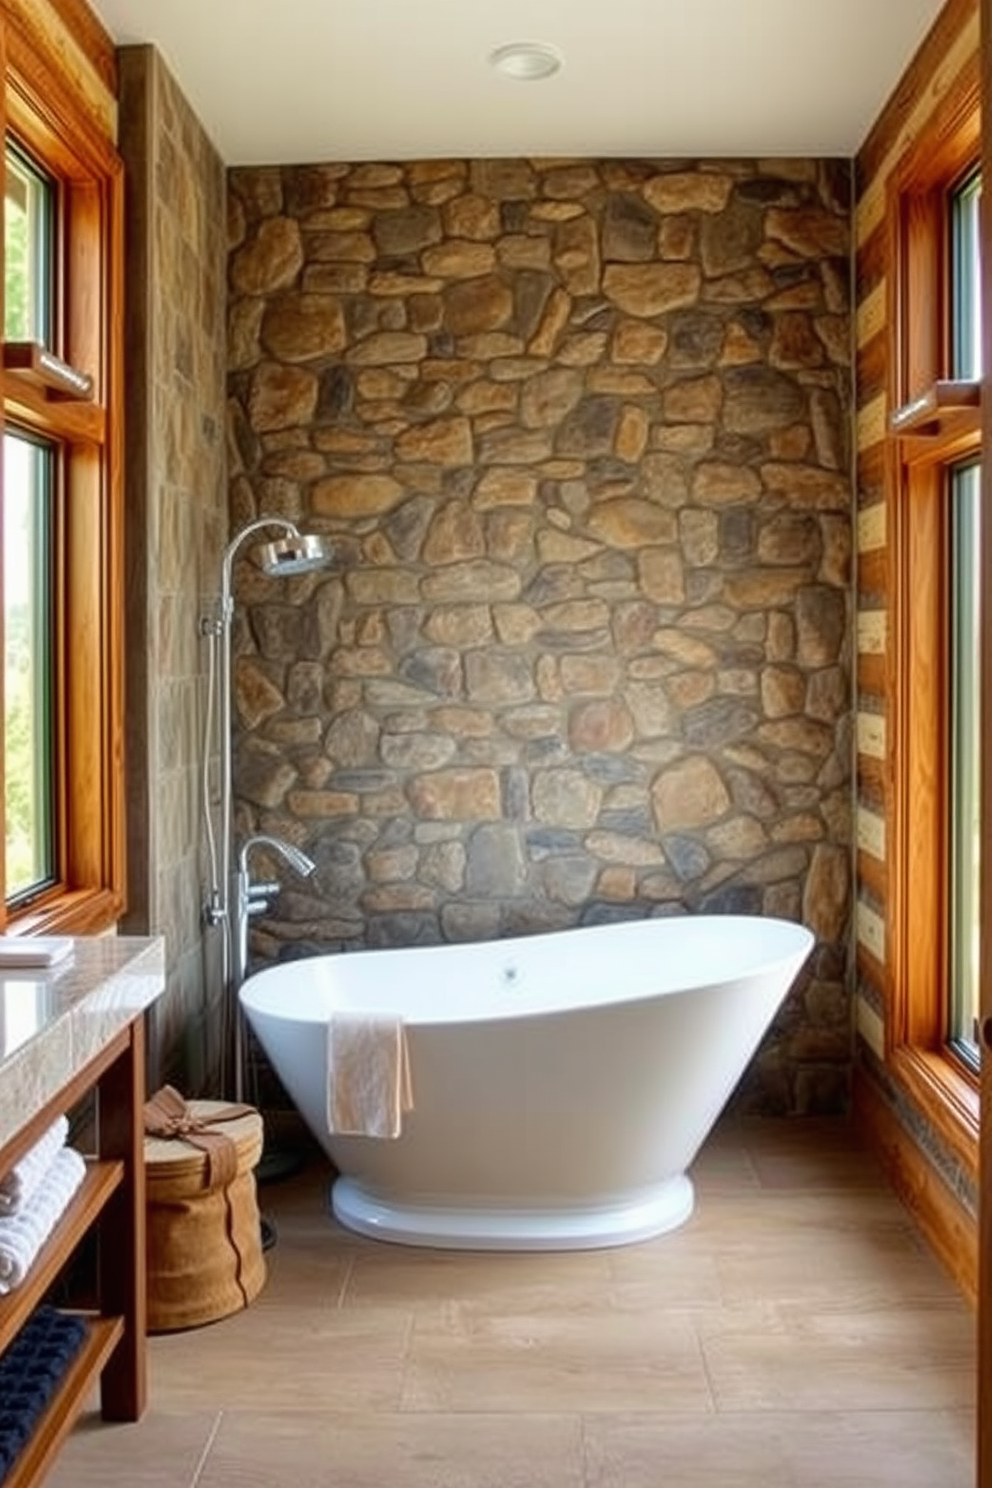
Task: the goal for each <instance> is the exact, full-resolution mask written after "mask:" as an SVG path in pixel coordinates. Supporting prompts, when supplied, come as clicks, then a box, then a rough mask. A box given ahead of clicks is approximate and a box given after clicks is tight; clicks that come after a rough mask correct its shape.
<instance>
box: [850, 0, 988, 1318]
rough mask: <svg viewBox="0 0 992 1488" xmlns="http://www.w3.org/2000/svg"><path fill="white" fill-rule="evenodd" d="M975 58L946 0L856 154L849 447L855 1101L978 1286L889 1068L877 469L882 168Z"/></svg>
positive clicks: (886, 649) (956, 1221) (887, 641)
mask: <svg viewBox="0 0 992 1488" xmlns="http://www.w3.org/2000/svg"><path fill="white" fill-rule="evenodd" d="M978 65H979V16H978V0H948V3H947V4H946V5H945V7H944V9H943V11H942V12H941V13H940V15H939V17H938V19H937V21H936V22H935V24H934V27H933V29H932V30H931V32H930V34H929V35H928V37H927V39H926V40H925V42H924V43H923V45H922V47H921V48H920V50H919V51H918V53H917V54H916V56H915V57H914V59H913V61H912V63H911V64H910V66H909V67H908V69H907V71H906V73H905V74H904V76H903V77H902V79H901V80H900V82H899V84H898V85H897V87H896V89H895V91H894V92H893V94H892V95H891V97H890V99H889V101H888V103H887V105H886V107H885V108H884V110H883V111H882V113H881V115H880V116H879V118H878V120H877V122H876V124H875V126H874V127H873V129H872V131H871V133H870V135H869V136H868V138H867V139H866V141H865V143H864V145H863V146H862V148H861V150H860V151H859V153H858V157H857V162H856V177H855V179H856V191H857V202H856V208H855V251H856V260H855V308H856V313H855V339H856V369H857V370H856V378H857V397H856V410H857V413H856V449H857V529H856V530H857V538H856V543H857V596H856V605H857V622H856V636H857V717H856V750H857V801H856V811H855V846H856V854H857V905H856V914H855V939H856V977H857V998H856V1017H857V1031H858V1040H859V1055H860V1059H859V1065H858V1070H857V1075H856V1081H855V1090H856V1109H857V1112H858V1115H859V1117H860V1119H861V1121H862V1122H863V1123H864V1125H865V1126H866V1127H867V1128H868V1130H869V1131H870V1132H871V1133H872V1134H873V1136H874V1139H875V1142H876V1144H877V1146H878V1149H879V1152H880V1154H881V1156H882V1158H883V1160H884V1161H886V1163H887V1166H888V1167H889V1171H890V1173H891V1176H892V1178H893V1180H894V1181H895V1183H896V1185H897V1187H899V1189H900V1190H901V1192H902V1193H903V1196H904V1197H905V1198H906V1200H907V1202H908V1203H909V1204H910V1206H911V1207H912V1208H913V1210H914V1212H915V1213H916V1216H917V1219H918V1221H919V1223H920V1225H921V1227H922V1228H923V1230H924V1232H925V1233H926V1234H927V1235H928V1237H929V1239H930V1241H931V1243H932V1244H933V1246H934V1248H935V1249H936V1251H937V1253H938V1254H939V1255H941V1256H942V1258H943V1260H944V1261H945V1263H946V1264H947V1265H948V1267H949V1268H950V1269H951V1271H952V1272H953V1273H954V1275H955V1277H956V1279H957V1280H958V1282H959V1284H960V1285H961V1287H962V1289H963V1290H964V1291H965V1292H966V1294H968V1295H970V1296H973V1295H974V1292H975V1286H976V1277H975V1269H976V1264H977V1242H976V1238H975V1220H974V1216H973V1215H972V1214H971V1213H970V1212H969V1211H968V1209H967V1207H966V1206H965V1205H964V1204H963V1203H962V1202H961V1201H960V1198H959V1197H958V1195H957V1194H956V1193H955V1192H954V1187H953V1183H952V1181H951V1178H950V1175H951V1174H952V1172H953V1169H954V1159H953V1156H952V1154H950V1153H949V1152H946V1153H945V1152H944V1151H942V1149H941V1146H940V1142H939V1140H935V1139H934V1138H933V1135H932V1133H930V1132H929V1131H928V1130H927V1124H926V1122H925V1121H924V1120H923V1119H922V1118H921V1114H920V1113H919V1112H916V1111H914V1110H913V1107H912V1102H911V1101H910V1100H909V1098H908V1096H907V1095H906V1093H905V1092H903V1091H901V1090H900V1089H899V1087H898V1084H897V1082H894V1081H891V1080H889V1079H888V1078H887V1077H886V1073H885V1070H884V1065H885V1055H886V1006H887V1002H888V995H889V978H890V974H891V972H890V966H889V959H888V941H889V934H888V927H889V923H890V911H891V905H892V899H893V896H894V894H895V892H896V886H895V885H894V884H893V883H892V881H891V879H890V869H889V861H890V855H889V846H890V841H891V823H892V820H893V773H892V756H891V740H890V737H889V727H890V720H891V717H892V714H893V707H892V701H893V700H892V696H891V688H892V680H891V679H892V678H893V676H894V674H895V667H894V664H893V655H892V647H893V636H892V628H891V626H890V624H889V613H888V607H889V598H890V596H889V584H890V577H889V575H890V564H889V552H888V537H889V533H890V532H891V518H890V514H889V507H888V503H889V502H890V501H891V499H892V485H891V482H887V480H886V469H887V462H888V461H889V460H890V459H891V451H890V449H889V446H888V444H887V441H886V426H887V420H888V416H889V412H890V401H891V387H892V385H893V378H892V377H891V375H890V373H891V369H890V365H889V361H890V347H891V336H892V328H891V325H890V315H891V298H890V291H891V282H892V276H893V272H894V269H893V266H892V265H891V264H890V262H889V258H890V255H891V251H892V245H891V241H890V229H889V222H888V217H887V195H888V189H889V185H890V181H891V179H892V177H893V173H894V172H895V170H896V168H897V166H898V164H899V162H900V160H901V159H902V158H903V157H904V155H905V154H906V152H907V150H909V149H910V148H911V147H912V146H913V144H914V143H915V142H916V141H917V140H918V139H919V138H920V136H921V134H922V133H923V132H924V131H925V130H926V128H927V126H928V124H929V123H930V122H931V121H932V119H933V118H934V116H935V112H936V110H937V109H938V107H941V106H942V105H944V104H945V102H946V100H947V99H948V98H950V97H952V96H954V95H956V94H958V93H960V92H961V90H963V89H965V88H968V87H973V86H974V83H975V78H976V76H977V70H978Z"/></svg>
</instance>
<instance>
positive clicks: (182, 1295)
mask: <svg viewBox="0 0 992 1488" xmlns="http://www.w3.org/2000/svg"><path fill="white" fill-rule="evenodd" d="M226 1104H227V1102H225V1101H190V1102H189V1107H188V1108H189V1111H190V1114H191V1115H193V1116H195V1117H196V1118H197V1119H198V1120H201V1121H209V1120H210V1117H211V1115H212V1113H213V1112H215V1111H222V1110H223V1109H224V1107H225V1105H226ZM213 1130H214V1131H217V1132H223V1133H224V1134H225V1135H226V1136H228V1137H230V1138H231V1140H232V1141H233V1142H234V1143H235V1145H236V1147H237V1154H238V1165H237V1172H236V1175H235V1177H234V1178H233V1179H232V1180H231V1182H230V1183H228V1184H226V1185H218V1186H216V1187H214V1188H209V1187H208V1186H207V1154H206V1153H205V1152H202V1151H200V1150H199V1149H198V1148H196V1147H193V1146H191V1145H190V1143H189V1142H186V1141H184V1140H183V1139H182V1138H170V1139H165V1138H161V1137H148V1136H146V1137H145V1179H146V1185H147V1273H148V1331H149V1332H150V1333H168V1332H172V1331H174V1330H176V1329H178V1328H196V1327H199V1326H200V1324H202V1323H212V1322H216V1321H217V1319H218V1318H223V1317H228V1316H229V1315H230V1314H231V1313H232V1312H238V1311H240V1310H241V1308H243V1307H247V1306H248V1304H249V1303H250V1302H252V1301H254V1299H255V1298H256V1297H257V1296H258V1294H259V1292H260V1291H261V1290H262V1287H263V1285H264V1283H265V1260H264V1258H263V1256H262V1236H261V1223H260V1220H259V1213H258V1199H257V1197H256V1193H255V1173H254V1168H255V1164H256V1163H257V1162H258V1160H259V1158H260V1157H261V1155H262V1136H263V1131H262V1118H261V1116H260V1115H259V1114H258V1112H257V1111H252V1112H250V1113H249V1114H248V1115H246V1116H239V1117H238V1118H237V1119H236V1120H233V1121H225V1122H223V1123H219V1124H218V1125H217V1126H215V1127H213Z"/></svg>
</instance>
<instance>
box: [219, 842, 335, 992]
mask: <svg viewBox="0 0 992 1488" xmlns="http://www.w3.org/2000/svg"><path fill="white" fill-rule="evenodd" d="M255 848H262V849H264V850H265V851H266V852H269V853H275V854H276V855H277V856H278V857H280V858H282V859H283V861H284V862H286V863H288V864H289V866H290V868H292V869H293V871H294V873H298V874H299V875H300V877H301V878H309V877H310V875H311V874H312V873H316V871H317V865H316V863H315V862H314V861H313V859H312V858H310V857H308V856H307V854H306V853H305V852H304V851H303V850H302V848H299V847H296V846H295V844H294V843H292V842H284V841H283V839H282V838H281V837H273V836H271V835H270V834H269V833H268V832H256V833H255V834H254V836H252V837H248V838H246V840H245V841H244V843H243V844H242V846H241V851H240V852H239V853H238V860H237V861H238V866H237V870H236V871H235V872H234V873H232V875H231V892H230V903H231V906H232V910H233V915H234V921H233V924H232V926H231V929H232V936H231V940H232V951H233V954H232V962H233V964H232V968H231V972H232V983H233V986H234V988H235V991H237V989H238V988H239V987H240V986H241V983H242V982H243V981H244V979H245V975H246V973H247V971H248V921H249V919H251V918H252V917H253V916H254V915H259V914H262V913H263V912H264V911H265V909H266V908H267V902H268V900H269V899H271V898H272V897H273V895H274V894H278V892H279V888H280V885H279V883H278V882H276V880H274V879H264V880H260V881H258V882H257V883H252V881H251V875H250V873H249V868H248V859H249V857H250V855H251V853H252V852H253V851H254V849H255Z"/></svg>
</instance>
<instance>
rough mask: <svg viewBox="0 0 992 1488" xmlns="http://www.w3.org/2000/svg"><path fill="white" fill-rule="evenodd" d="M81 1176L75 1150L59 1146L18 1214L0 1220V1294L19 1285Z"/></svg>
mask: <svg viewBox="0 0 992 1488" xmlns="http://www.w3.org/2000/svg"><path fill="white" fill-rule="evenodd" d="M85 1176H86V1164H85V1162H84V1161H83V1159H82V1158H81V1157H80V1155H79V1153H78V1152H77V1151H76V1150H75V1149H74V1148H73V1147H63V1148H61V1150H60V1151H58V1152H57V1153H56V1154H55V1157H54V1158H53V1160H52V1162H51V1163H50V1165H49V1167H48V1171H47V1172H46V1173H45V1176H44V1177H43V1178H42V1180H41V1182H40V1183H39V1185H38V1187H37V1188H36V1189H35V1191H34V1193H33V1194H32V1195H31V1198H30V1199H29V1200H28V1202H27V1204H26V1205H25V1206H24V1208H23V1209H22V1210H21V1211H20V1213H19V1214H12V1215H10V1216H9V1217H8V1218H6V1219H0V1296H2V1295H3V1293H5V1292H12V1291H13V1290H14V1288H15V1287H18V1286H20V1284H21V1282H22V1281H23V1280H24V1278H25V1276H26V1275H27V1273H28V1272H29V1271H30V1269H31V1267H32V1265H33V1264H34V1261H35V1258H36V1257H37V1255H38V1252H39V1251H40V1250H41V1247H42V1246H43V1245H44V1243H45V1241H46V1240H47V1239H48V1237H49V1235H50V1234H51V1233H52V1231H53V1230H54V1228H55V1226H56V1225H57V1224H58V1222H59V1220H60V1219H61V1218H62V1215H63V1214H64V1213H65V1211H66V1209H68V1207H69V1204H70V1202H71V1201H72V1196H73V1194H74V1193H75V1192H76V1190H77V1189H78V1187H79V1185H80V1184H81V1183H82V1181H83V1179H84V1177H85Z"/></svg>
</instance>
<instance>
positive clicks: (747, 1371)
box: [49, 1121, 975, 1488]
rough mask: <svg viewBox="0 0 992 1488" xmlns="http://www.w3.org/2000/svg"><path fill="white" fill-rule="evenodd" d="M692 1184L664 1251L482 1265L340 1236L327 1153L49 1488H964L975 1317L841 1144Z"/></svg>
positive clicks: (708, 1159) (967, 1483) (703, 1162)
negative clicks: (258, 1290)
mask: <svg viewBox="0 0 992 1488" xmlns="http://www.w3.org/2000/svg"><path fill="white" fill-rule="evenodd" d="M694 1176H695V1178H696V1180H697V1208H696V1213H695V1215H694V1216H693V1218H692V1219H691V1220H690V1222H689V1223H688V1225H686V1226H685V1227H684V1228H683V1229H682V1230H680V1231H678V1232H677V1233H675V1234H672V1235H669V1236H665V1237H663V1238H661V1239H659V1240H654V1241H648V1242H645V1243H642V1244H639V1245H634V1246H628V1247H623V1248H620V1249H616V1250H611V1251H586V1252H583V1253H577V1254H571V1255H493V1254H483V1253H456V1252H452V1251H429V1250H414V1249H407V1248H404V1247H399V1246H390V1245H384V1244H381V1243H378V1242H373V1241H365V1240H362V1239H360V1238H359V1237H357V1236H354V1235H350V1234H349V1233H348V1232H346V1231H344V1230H342V1229H340V1228H339V1227H338V1226H337V1225H336V1224H335V1223H334V1222H333V1221H332V1220H330V1219H329V1218H328V1217H327V1214H326V1206H325V1200H326V1184H327V1178H328V1173H327V1170H326V1169H325V1168H324V1167H323V1166H322V1164H321V1163H320V1161H319V1160H315V1161H314V1162H312V1163H311V1164H310V1165H309V1166H308V1168H307V1169H306V1170H305V1171H304V1172H303V1173H301V1174H299V1175H298V1176H296V1177H294V1178H291V1179H289V1180H287V1181H285V1182H283V1183H279V1184H272V1185H266V1186H265V1187H264V1188H263V1189H262V1190H261V1200H262V1207H263V1210H264V1212H265V1213H266V1214H268V1215H270V1216H271V1217H272V1218H273V1219H274V1220H275V1223H276V1225H277V1229H278V1237H279V1238H278V1243H277V1245H276V1246H275V1248H274V1249H273V1250H271V1251H270V1252H269V1253H268V1261H269V1280H268V1283H267V1286H266V1288H265V1290H264V1292H263V1293H262V1295H261V1296H260V1297H259V1299H258V1301H257V1302H256V1303H255V1304H254V1305H253V1306H252V1307H251V1308H249V1309H248V1311H247V1312H243V1313H240V1314H238V1315H237V1316H235V1317H232V1318H228V1319H226V1320H225V1321H223V1322H220V1323H216V1324H214V1325H213V1326H212V1327H208V1328H201V1329H197V1330H194V1331H191V1332H189V1333H184V1334H174V1335H170V1336H167V1337H159V1338H155V1339H153V1340H151V1343H150V1351H151V1360H150V1386H151V1405H150V1408H149V1411H148V1413H147V1415H146V1416H145V1418H144V1420H142V1421H141V1422H140V1423H139V1424H138V1425H136V1426H105V1425H104V1424H103V1423H102V1422H101V1421H100V1420H99V1417H98V1416H97V1415H95V1414H94V1415H92V1416H86V1417H84V1418H83V1420H82V1421H81V1423H80V1425H79V1426H78V1427H77V1429H76V1431H75V1432H74V1433H73V1435H72V1437H71V1438H70V1440H69V1442H68V1444H67V1446H66V1448H65V1450H64V1452H63V1455H62V1457H61V1459H60V1462H59V1464H58V1466H57V1467H56V1469H55V1471H54V1473H53V1474H52V1476H51V1478H50V1479H49V1484H50V1488H111V1485H121V1488H124V1485H126V1488H745V1485H747V1488H750V1485H759V1488H766V1485H767V1488H772V1485H774V1488H869V1485H870V1488H897V1485H898V1488H971V1485H972V1483H973V1481H974V1467H973V1455H974V1454H973V1444H972V1436H973V1427H974V1412H973V1394H974V1368H975V1347H974V1336H973V1335H974V1319H973V1315H972V1314H971V1312H970V1310H969V1309H968V1308H967V1307H966V1305H965V1304H964V1303H963V1302H962V1301H961V1299H960V1297H959V1296H958V1294H957V1292H956V1291H955V1289H954V1287H953V1286H952V1284H951V1283H950V1282H949V1281H948V1280H947V1279H946V1277H945V1276H944V1274H943V1272H942V1271H941V1270H940V1269H939V1267H938V1266H937V1264H936V1262H935V1261H933V1260H932V1259H931V1257H930V1255H929V1253H928V1252H927V1251H926V1250H925V1248H924V1246H923V1245H922V1243H921V1241H920V1240H919V1239H918V1238H917V1236H916V1233H915V1231H914V1230H913V1228H912V1227H911V1225H910V1223H909V1221H908V1219H907V1217H906V1215H905V1213H904V1211H903V1210H902V1208H901V1207H900V1205H899V1203H898V1201H897V1200H896V1198H895V1197H894V1196H893V1194H892V1193H891V1191H890V1190H889V1189H888V1188H887V1186H886V1184H885V1181H884V1179H883V1178H882V1176H881V1175H880V1173H879V1171H878V1169H877V1167H876V1165H875V1163H874V1161H873V1160H872V1159H871V1157H870V1156H869V1155H868V1154H866V1153H865V1152H864V1151H863V1150H861V1149H860V1148H859V1146H858V1143H857V1140H856V1138H855V1137H854V1135H853V1133H852V1132H851V1130H850V1128H848V1126H847V1125H846V1124H844V1123H805V1122H797V1123H785V1122H734V1121H726V1122H724V1123H723V1124H722V1125H721V1126H720V1127H719V1128H718V1130H717V1132H716V1133H715V1134H714V1136H713V1137H712V1138H711V1139H710V1141H709V1142H708V1143H707V1145H706V1147H705V1148H704V1150H703V1152H702V1153H701V1155H700V1158H699V1160H698V1162H697V1164H696V1168H695V1172H694Z"/></svg>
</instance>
